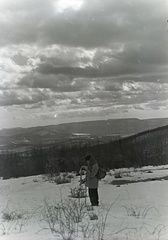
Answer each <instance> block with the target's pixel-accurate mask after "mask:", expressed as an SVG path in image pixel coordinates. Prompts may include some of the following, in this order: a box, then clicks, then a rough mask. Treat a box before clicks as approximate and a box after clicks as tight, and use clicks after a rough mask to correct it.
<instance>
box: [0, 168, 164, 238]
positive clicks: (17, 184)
mask: <svg viewBox="0 0 168 240" xmlns="http://www.w3.org/2000/svg"><path fill="white" fill-rule="evenodd" d="M167 176H168V166H159V167H143V168H140V169H118V170H111V171H110V172H109V173H108V174H107V176H106V177H105V179H103V180H102V181H100V185H99V195H100V206H99V207H95V208H94V210H92V211H86V212H85V213H84V217H83V219H82V221H81V222H79V223H76V224H77V228H76V232H74V233H72V234H71V235H72V238H69V239H68V240H75V239H76V240H78V239H80V240H81V239H90V240H93V239H94V240H100V239H98V237H99V238H100V237H102V236H103V240H106V239H108V240H143V239H149V240H167V239H168V181H167V180H165V179H166V177H167ZM162 177H163V178H162ZM116 180H117V184H115V181H116ZM123 180H127V181H128V180H131V181H132V183H129V184H125V183H126V182H123ZM140 180H143V182H140ZM78 185H79V177H76V176H75V175H74V178H72V180H71V183H66V184H60V185H56V184H55V183H53V182H49V181H46V177H45V176H43V175H39V176H32V177H25V178H18V179H10V180H0V193H1V194H0V214H1V215H0V239H2V240H20V239H22V240H54V239H55V240H58V239H63V238H62V237H61V236H60V235H59V234H58V232H54V231H53V232H51V230H50V228H49V225H48V223H47V221H46V219H45V217H46V215H45V214H44V209H45V207H46V206H48V207H49V208H50V210H52V209H53V211H55V210H54V209H55V207H57V206H58V205H57V204H58V203H60V202H61V203H62V202H64V201H67V204H68V203H69V204H70V202H68V199H70V200H71V201H76V202H77V204H81V205H82V204H84V203H85V199H84V198H83V199H80V200H79V199H73V198H71V197H70V189H71V188H75V187H76V186H78ZM86 201H87V204H89V199H88V198H87V199H86ZM91 214H92V216H93V215H94V214H95V216H98V219H95V220H91V217H90V216H91ZM58 225H59V223H58ZM84 227H85V230H84ZM103 227H105V228H103ZM93 228H94V231H97V233H94V231H93ZM82 229H83V232H82ZM100 229H101V231H100ZM62 231H63V230H62ZM98 231H99V234H98ZM89 233H90V236H89ZM101 234H102V235H101ZM84 235H85V238H84ZM62 236H63V235H62ZM87 237H88V238H87ZM64 238H65V236H64Z"/></svg>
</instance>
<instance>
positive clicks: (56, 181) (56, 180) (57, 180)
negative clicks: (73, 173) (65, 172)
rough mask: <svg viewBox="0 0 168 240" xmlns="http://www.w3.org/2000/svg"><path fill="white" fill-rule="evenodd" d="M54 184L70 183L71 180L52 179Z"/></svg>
mask: <svg viewBox="0 0 168 240" xmlns="http://www.w3.org/2000/svg"><path fill="white" fill-rule="evenodd" d="M54 182H55V183H56V184H64V183H70V182H71V179H70V178H68V177H63V176H59V177H56V178H55V179H54Z"/></svg>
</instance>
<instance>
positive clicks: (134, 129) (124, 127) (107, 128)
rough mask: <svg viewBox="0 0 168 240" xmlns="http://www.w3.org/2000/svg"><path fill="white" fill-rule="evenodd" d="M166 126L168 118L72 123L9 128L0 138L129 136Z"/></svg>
mask: <svg viewBox="0 0 168 240" xmlns="http://www.w3.org/2000/svg"><path fill="white" fill-rule="evenodd" d="M165 125H168V118H155V119H144V120H140V119H137V118H125V119H108V120H97V121H86V122H72V123H64V124H58V125H48V126H37V127H30V128H21V127H19V128H11V129H2V130H0V137H12V136H16V135H17V136H18V135H24V137H26V136H27V135H32V136H33V135H34V136H35V135H39V136H43V137H44V136H47V135H51V134H55V135H57V136H59V137H66V136H69V135H72V134H73V133H85V134H86V133H88V134H92V135H107V134H119V135H129V134H136V133H139V132H142V131H146V130H150V129H153V128H157V127H161V126H165Z"/></svg>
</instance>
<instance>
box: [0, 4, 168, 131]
mask: <svg viewBox="0 0 168 240" xmlns="http://www.w3.org/2000/svg"><path fill="white" fill-rule="evenodd" d="M167 10H168V1H167V0H162V1H160V0H92V1H91V0H15V1H14V0H0V129H1V128H11V127H28V126H37V125H49V124H59V123H64V122H74V121H86V120H95V119H109V118H128V117H137V118H153V117H168V78H167V77H168V68H167V65H168V51H167V44H168V32H167V30H168V23H167V18H168V14H167V13H168V11H167Z"/></svg>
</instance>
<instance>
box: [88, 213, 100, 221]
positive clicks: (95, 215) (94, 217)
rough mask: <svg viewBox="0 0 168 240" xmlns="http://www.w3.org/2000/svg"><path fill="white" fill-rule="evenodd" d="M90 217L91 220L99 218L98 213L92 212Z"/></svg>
mask: <svg viewBox="0 0 168 240" xmlns="http://www.w3.org/2000/svg"><path fill="white" fill-rule="evenodd" d="M89 218H90V220H98V215H97V214H96V213H90V214H89Z"/></svg>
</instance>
